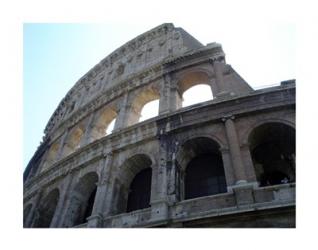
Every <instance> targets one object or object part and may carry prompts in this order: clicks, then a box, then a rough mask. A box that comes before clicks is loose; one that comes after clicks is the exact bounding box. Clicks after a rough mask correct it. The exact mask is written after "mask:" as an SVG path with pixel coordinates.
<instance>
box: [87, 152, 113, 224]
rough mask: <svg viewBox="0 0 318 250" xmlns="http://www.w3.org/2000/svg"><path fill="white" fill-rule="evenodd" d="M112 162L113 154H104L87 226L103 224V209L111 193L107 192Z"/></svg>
mask: <svg viewBox="0 0 318 250" xmlns="http://www.w3.org/2000/svg"><path fill="white" fill-rule="evenodd" d="M112 163H113V154H112V153H109V154H107V155H105V158H104V159H103V160H102V168H101V174H100V180H99V182H98V184H97V191H96V196H95V201H94V206H93V210H92V215H91V216H90V217H89V218H87V220H88V227H102V226H103V213H104V212H107V211H105V208H106V203H108V202H110V200H109V195H112V194H111V193H109V191H110V179H111V170H112Z"/></svg>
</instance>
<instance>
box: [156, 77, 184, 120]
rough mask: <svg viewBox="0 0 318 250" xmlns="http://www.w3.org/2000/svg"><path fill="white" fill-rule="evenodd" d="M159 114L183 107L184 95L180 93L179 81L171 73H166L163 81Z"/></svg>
mask: <svg viewBox="0 0 318 250" xmlns="http://www.w3.org/2000/svg"><path fill="white" fill-rule="evenodd" d="M162 85H163V86H162V87H161V93H160V101H159V114H166V113H169V112H173V111H175V110H177V109H179V108H181V107H182V97H181V95H180V93H179V87H178V84H177V81H176V80H175V79H172V77H171V76H170V74H165V75H164V78H163V82H162Z"/></svg>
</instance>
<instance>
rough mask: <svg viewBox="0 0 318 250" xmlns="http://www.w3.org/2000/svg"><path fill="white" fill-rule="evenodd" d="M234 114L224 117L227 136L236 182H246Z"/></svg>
mask: <svg viewBox="0 0 318 250" xmlns="http://www.w3.org/2000/svg"><path fill="white" fill-rule="evenodd" d="M233 120H234V116H226V117H223V118H222V121H223V122H224V125H225V131H226V137H227V140H228V144H229V149H230V155H231V160H232V166H233V169H234V174H235V179H236V184H240V183H246V182H247V181H246V179H247V178H246V173H245V169H244V166H243V162H242V157H241V151H240V145H239V142H238V137H237V132H236V129H235V124H234V121H233Z"/></svg>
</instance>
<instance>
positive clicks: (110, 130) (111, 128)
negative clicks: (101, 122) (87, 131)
mask: <svg viewBox="0 0 318 250" xmlns="http://www.w3.org/2000/svg"><path fill="white" fill-rule="evenodd" d="M115 123H116V118H114V119H113V120H112V121H111V122H110V123H109V124H108V126H107V128H106V135H109V134H111V133H113V131H114V128H115Z"/></svg>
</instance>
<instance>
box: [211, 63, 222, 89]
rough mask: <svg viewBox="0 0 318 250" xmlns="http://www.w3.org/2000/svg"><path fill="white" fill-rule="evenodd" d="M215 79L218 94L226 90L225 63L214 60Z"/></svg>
mask: <svg viewBox="0 0 318 250" xmlns="http://www.w3.org/2000/svg"><path fill="white" fill-rule="evenodd" d="M213 67H214V73H215V81H216V86H217V88H218V94H219V93H222V92H224V79H223V68H224V63H223V62H219V61H214V62H213Z"/></svg>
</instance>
